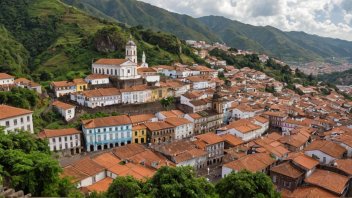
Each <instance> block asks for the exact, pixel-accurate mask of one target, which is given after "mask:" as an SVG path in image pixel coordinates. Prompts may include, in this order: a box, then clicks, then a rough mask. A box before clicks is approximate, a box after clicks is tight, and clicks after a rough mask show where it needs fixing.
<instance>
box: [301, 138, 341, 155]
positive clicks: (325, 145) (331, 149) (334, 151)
mask: <svg viewBox="0 0 352 198" xmlns="http://www.w3.org/2000/svg"><path fill="white" fill-rule="evenodd" d="M304 150H305V151H312V150H319V151H321V152H323V153H325V154H327V155H330V156H332V157H334V158H340V157H342V155H343V154H344V153H345V152H346V149H345V148H344V147H342V146H340V145H339V144H337V143H334V142H331V141H326V140H315V141H313V142H312V143H311V144H310V145H308V146H307V147H306V148H305V149H304Z"/></svg>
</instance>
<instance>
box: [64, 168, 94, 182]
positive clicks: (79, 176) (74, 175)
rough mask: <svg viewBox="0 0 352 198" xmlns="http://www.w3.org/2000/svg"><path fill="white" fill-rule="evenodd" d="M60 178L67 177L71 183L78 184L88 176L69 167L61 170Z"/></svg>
mask: <svg viewBox="0 0 352 198" xmlns="http://www.w3.org/2000/svg"><path fill="white" fill-rule="evenodd" d="M60 176H61V177H68V178H70V179H71V182H73V183H76V182H79V181H81V180H83V179H85V178H88V177H89V175H88V174H85V173H83V172H81V171H79V170H77V169H76V168H75V167H73V166H71V165H69V166H66V167H64V168H63V172H62V173H61V175H60Z"/></svg>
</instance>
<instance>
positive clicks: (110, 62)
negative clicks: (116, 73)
mask: <svg viewBox="0 0 352 198" xmlns="http://www.w3.org/2000/svg"><path fill="white" fill-rule="evenodd" d="M127 61H128V59H112V58H101V59H98V60H97V61H95V62H94V64H101V65H121V64H123V63H125V62H127Z"/></svg>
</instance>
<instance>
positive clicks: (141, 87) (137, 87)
mask: <svg viewBox="0 0 352 198" xmlns="http://www.w3.org/2000/svg"><path fill="white" fill-rule="evenodd" d="M135 91H150V90H149V87H148V85H146V84H145V85H135V86H132V87H127V88H125V89H120V92H121V93H122V92H135Z"/></svg>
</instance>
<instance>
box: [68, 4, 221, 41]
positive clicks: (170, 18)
mask: <svg viewBox="0 0 352 198" xmlns="http://www.w3.org/2000/svg"><path fill="white" fill-rule="evenodd" d="M63 1H64V2H65V3H67V4H70V5H73V6H76V7H77V8H79V9H82V10H84V11H86V12H88V13H90V14H92V15H94V16H100V17H104V18H114V19H115V20H117V21H119V22H121V23H126V24H128V25H130V26H137V25H143V26H144V27H147V28H152V29H154V30H156V31H165V32H170V33H172V34H174V35H176V36H177V37H179V38H181V39H197V40H205V41H209V42H210V41H217V40H219V38H218V37H217V36H216V35H215V34H214V33H213V32H212V31H210V30H209V29H208V28H207V27H206V26H205V25H204V24H202V23H201V22H199V21H198V20H197V19H195V18H192V17H190V16H187V15H180V14H176V13H172V12H169V11H167V10H164V9H161V8H158V7H156V6H152V5H150V4H147V3H144V2H140V1H136V0H63Z"/></svg>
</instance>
